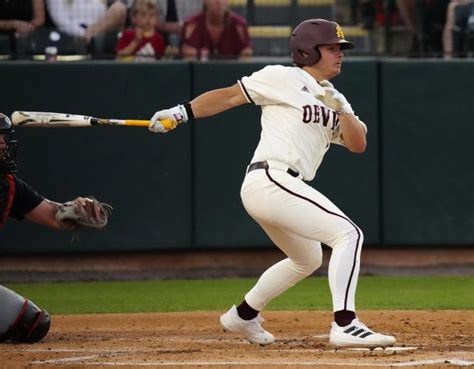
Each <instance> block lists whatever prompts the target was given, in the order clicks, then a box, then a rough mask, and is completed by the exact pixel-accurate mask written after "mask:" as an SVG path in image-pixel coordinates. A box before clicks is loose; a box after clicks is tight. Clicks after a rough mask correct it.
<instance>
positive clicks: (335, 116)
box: [332, 111, 339, 130]
mask: <svg viewBox="0 0 474 369" xmlns="http://www.w3.org/2000/svg"><path fill="white" fill-rule="evenodd" d="M338 125H339V114H337V112H335V111H333V112H332V129H333V130H334V129H336V128H337V126H338Z"/></svg>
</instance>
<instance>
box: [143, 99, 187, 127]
mask: <svg viewBox="0 0 474 369" xmlns="http://www.w3.org/2000/svg"><path fill="white" fill-rule="evenodd" d="M164 119H168V120H169V121H171V127H170V128H166V127H165V126H164V125H163V123H162V122H161V121H162V120H164ZM187 121H188V114H187V113H186V109H185V108H184V106H183V105H176V106H175V107H173V108H171V109H165V110H160V111H157V112H156V113H155V115H153V117H152V118H151V124H150V125H149V126H148V129H149V130H150V131H151V132H155V133H166V132H168V131H171V130H172V129H175V128H176V126H177V125H178V124H181V123H186V122H187Z"/></svg>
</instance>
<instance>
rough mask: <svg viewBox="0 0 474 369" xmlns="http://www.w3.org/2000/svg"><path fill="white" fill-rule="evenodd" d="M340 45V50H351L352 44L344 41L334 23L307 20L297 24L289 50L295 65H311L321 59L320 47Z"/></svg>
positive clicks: (323, 20) (322, 20) (339, 29)
mask: <svg viewBox="0 0 474 369" xmlns="http://www.w3.org/2000/svg"><path fill="white" fill-rule="evenodd" d="M329 44H340V45H341V49H353V48H354V44H353V43H352V42H349V41H347V40H345V39H344V33H343V32H342V29H341V27H340V26H339V24H337V23H336V22H330V21H327V20H325V19H308V20H305V21H304V22H301V23H300V24H298V25H297V26H296V27H295V29H294V30H293V32H292V33H291V38H290V50H291V57H292V59H293V62H294V63H295V64H296V65H313V64H315V63H317V62H318V60H319V59H320V58H321V53H320V52H319V50H318V46H320V45H329Z"/></svg>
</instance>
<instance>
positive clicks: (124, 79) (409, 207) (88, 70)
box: [0, 59, 474, 253]
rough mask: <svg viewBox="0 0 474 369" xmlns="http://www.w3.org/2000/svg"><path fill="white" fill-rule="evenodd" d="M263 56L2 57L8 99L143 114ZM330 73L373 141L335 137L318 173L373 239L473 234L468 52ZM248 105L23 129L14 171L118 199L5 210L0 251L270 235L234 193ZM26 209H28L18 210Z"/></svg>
mask: <svg viewBox="0 0 474 369" xmlns="http://www.w3.org/2000/svg"><path fill="white" fill-rule="evenodd" d="M263 65H264V64H262V63H238V62H221V63H219V62H216V63H208V64H200V63H186V62H173V63H162V62H160V63H153V64H119V63H114V62H93V63H91V62H85V63H77V64H72V63H58V64H48V63H26V62H25V63H0V79H1V81H2V89H1V90H0V101H1V108H0V111H3V112H5V113H7V114H10V113H11V112H12V111H14V110H38V111H58V112H69V113H78V114H87V115H96V116H104V117H119V118H122V117H123V118H128V117H130V118H140V119H148V118H149V117H151V116H152V115H153V113H154V111H155V110H158V109H162V108H166V107H169V106H173V105H175V104H176V103H178V102H183V101H186V100H188V99H190V98H191V97H192V96H196V95H197V94H199V93H202V92H204V91H207V90H208V89H212V88H218V87H225V86H229V85H231V84H233V83H235V82H236V80H237V79H239V78H240V77H242V76H243V75H248V74H251V73H252V72H253V71H255V70H258V69H259V68H261V67H262V66H263ZM343 69H344V72H343V74H342V75H341V76H340V77H338V78H337V79H335V80H334V83H335V85H336V87H338V88H340V89H341V91H343V92H344V93H345V95H346V96H347V98H348V99H349V101H350V102H351V103H352V105H353V107H354V109H355V110H356V113H357V114H358V115H359V116H360V117H361V118H362V119H363V120H364V121H365V122H366V124H367V126H368V128H369V133H368V148H367V151H366V153H365V154H363V155H356V154H351V153H350V152H348V151H347V150H345V149H343V148H340V147H333V148H332V149H331V150H330V151H329V153H328V154H327V156H326V159H325V161H324V162H323V164H322V166H321V168H320V169H319V172H318V174H317V176H316V179H315V180H314V181H313V183H312V185H313V186H315V187H316V188H317V189H318V190H320V191H321V192H322V193H324V194H325V195H326V196H328V197H329V198H330V199H332V200H333V201H334V202H335V203H336V204H337V205H338V206H339V207H340V208H341V209H342V210H343V211H344V212H346V214H348V215H349V216H350V217H351V218H352V219H353V220H354V221H355V222H356V223H358V224H359V225H360V226H361V227H362V229H363V230H364V232H365V236H366V243H368V244H397V245H413V244H418V245H432V244H473V243H474V231H473V229H474V227H473V225H474V215H473V212H472V204H473V203H474V193H473V192H474V191H473V190H472V183H473V182H474V181H473V180H474V178H473V177H474V174H473V170H472V164H471V158H472V156H473V155H472V148H471V143H470V141H472V137H473V136H474V125H473V122H472V121H471V120H472V115H473V113H474V110H473V109H474V108H473V105H472V102H471V100H472V86H474V63H473V62H471V61H462V62H460V61H453V62H441V61H436V62H426V61H397V62H393V61H389V60H375V59H367V60H360V61H356V60H351V61H347V62H346V63H345V65H344V67H343ZM259 116H260V110H259V108H258V107H255V106H251V105H246V106H242V107H239V108H236V109H234V110H232V111H228V112H225V113H223V114H221V115H218V116H215V117H212V118H208V119H203V120H199V121H197V122H195V123H194V124H187V125H185V126H180V127H179V129H177V130H175V131H173V132H171V133H168V134H166V135H153V134H150V133H149V132H148V131H147V130H146V129H143V128H129V127H127V128H123V127H94V128H79V129H32V128H29V129H22V128H18V129H17V132H18V137H19V139H20V152H19V161H20V166H19V175H20V177H22V178H23V179H24V180H26V181H27V182H29V183H30V184H31V185H32V186H33V187H34V188H36V189H37V190H38V191H40V192H41V193H42V194H44V195H45V196H46V197H48V198H50V199H53V200H57V201H66V200H69V199H72V198H74V197H75V196H77V195H89V194H93V195H95V196H97V197H98V198H100V199H103V200H104V201H107V202H110V203H111V204H112V205H114V207H115V212H114V214H113V217H112V219H111V222H110V226H109V227H108V228H107V229H106V230H104V231H101V232H92V231H91V232H81V233H80V234H79V239H77V238H75V239H74V240H73V239H72V234H71V233H67V232H56V231H51V230H48V229H45V228H44V227H40V226H36V225H34V224H28V225H27V224H21V223H19V222H16V221H14V220H10V221H9V222H8V223H7V225H6V227H5V228H4V229H2V230H1V232H0V251H1V252H4V253H5V252H82V251H112V250H127V251H133V250H152V249H153V250H176V249H192V248H231V247H256V246H259V247H260V246H263V247H269V246H270V245H271V242H270V241H269V239H268V238H267V237H266V236H265V234H264V233H263V231H261V230H260V228H259V227H258V226H257V225H256V223H255V222H254V221H253V220H252V219H251V218H250V217H249V216H248V215H247V214H246V213H245V210H244V208H243V206H242V205H241V201H240V185H241V182H242V180H243V176H244V171H245V168H246V166H247V164H248V163H249V160H250V159H251V157H252V154H253V151H254V149H255V147H256V144H257V142H258V140H259V133H260V122H259ZM23 223H25V222H23Z"/></svg>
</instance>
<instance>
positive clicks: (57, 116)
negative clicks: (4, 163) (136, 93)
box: [11, 111, 173, 129]
mask: <svg viewBox="0 0 474 369" xmlns="http://www.w3.org/2000/svg"><path fill="white" fill-rule="evenodd" d="M11 118H12V123H13V125H15V126H25V127H48V128H59V127H90V126H95V125H110V126H132V127H148V126H149V125H150V124H151V122H150V121H149V120H137V119H102V118H94V117H89V116H87V115H78V114H65V113H49V112H40V111H15V112H13V114H12V117H11ZM161 124H163V126H164V127H165V128H167V129H172V128H173V121H172V120H171V119H163V120H162V121H161Z"/></svg>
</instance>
